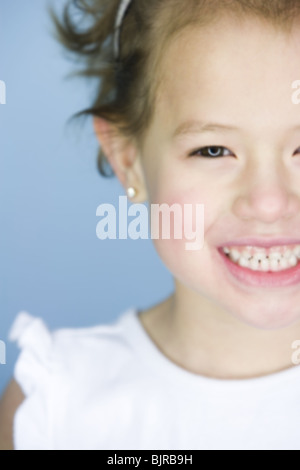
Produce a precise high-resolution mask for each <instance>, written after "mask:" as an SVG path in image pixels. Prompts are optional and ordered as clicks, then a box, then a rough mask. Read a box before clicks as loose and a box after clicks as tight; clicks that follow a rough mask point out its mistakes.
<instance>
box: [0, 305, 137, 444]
mask: <svg viewBox="0 0 300 470" xmlns="http://www.w3.org/2000/svg"><path fill="white" fill-rule="evenodd" d="M133 312H134V310H133V309H130V310H128V311H126V312H124V313H123V314H121V315H120V316H119V317H118V318H116V319H115V320H112V321H111V322H110V323H108V324H101V325H98V326H95V327H89V328H81V329H60V330H56V331H53V332H52V331H50V330H49V329H48V328H47V326H46V325H45V323H44V322H43V320H41V319H40V318H34V317H32V316H31V315H29V314H28V313H27V312H21V313H20V314H19V315H18V317H17V319H16V321H15V323H14V324H13V327H12V329H11V332H10V340H12V341H14V342H16V343H17V344H18V346H19V348H20V350H21V352H20V355H19V358H18V360H17V363H16V366H15V372H14V381H13V382H12V384H11V385H10V387H9V389H8V391H7V392H6V394H5V396H4V398H3V400H2V402H3V404H2V407H1V408H2V414H3V416H4V413H5V419H4V418H2V417H1V416H0V422H1V421H2V419H3V422H4V421H5V423H7V424H5V425H3V426H2V425H1V427H2V428H3V430H1V432H2V433H3V436H4V437H3V436H2V435H1V434H0V439H1V440H2V441H3V442H9V443H10V445H11V442H12V441H11V434H12V433H11V429H12V422H13V423H14V444H15V447H16V449H17V450H19V449H34V450H47V449H49V448H51V447H52V439H53V433H52V432H51V426H52V425H53V416H56V415H57V416H60V417H59V419H60V420H62V419H65V420H66V422H67V421H68V420H67V417H66V418H64V414H65V415H66V416H67V415H68V413H72V410H73V411H74V409H77V410H78V409H83V407H84V406H86V403H87V401H88V399H89V397H90V396H91V393H93V391H94V390H98V391H99V390H103V389H104V388H105V384H106V382H107V380H110V379H111V374H112V373H113V375H117V374H118V373H119V371H120V370H122V366H123V364H124V360H126V357H127V358H128V357H130V354H131V352H130V347H129V346H128V344H127V342H126V328H127V329H128V322H127V319H128V320H129V318H132V316H133ZM129 323H130V322H129ZM126 325H127V326H126ZM108 359H109V364H108ZM95 371H97V374H95ZM20 405H21V406H20ZM55 410H63V411H62V412H60V413H59V414H58V413H57V414H56V411H55ZM50 422H51V423H52V424H51V426H50V424H49V423H50ZM7 433H8V438H7ZM5 436H6V437H5ZM4 438H5V439H6V441H4ZM7 439H8V441H7ZM1 445H4V444H2V443H1ZM6 445H7V444H6Z"/></svg>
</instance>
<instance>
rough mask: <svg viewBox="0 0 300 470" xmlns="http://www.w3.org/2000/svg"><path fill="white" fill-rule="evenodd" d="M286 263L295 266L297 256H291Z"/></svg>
mask: <svg viewBox="0 0 300 470" xmlns="http://www.w3.org/2000/svg"><path fill="white" fill-rule="evenodd" d="M288 263H289V265H290V266H296V265H297V263H298V259H297V256H295V255H292V256H291V257H290V259H289V260H288Z"/></svg>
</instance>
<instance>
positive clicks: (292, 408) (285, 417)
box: [11, 309, 300, 450]
mask: <svg viewBox="0 0 300 470" xmlns="http://www.w3.org/2000/svg"><path fill="white" fill-rule="evenodd" d="M11 339H12V340H15V341H18V343H19V346H20V348H21V349H22V351H21V354H20V357H19V359H18V362H17V364H16V368H15V379H16V380H17V382H18V383H19V384H20V386H21V388H22V389H23V392H24V394H25V396H26V399H25V401H24V403H23V404H22V405H21V407H20V408H19V409H18V411H17V413H16V416H15V423H14V440H15V448H16V450H21V449H22V450H26V449H33V450H45V449H52V450H54V449H55V450H73V449H75V450H84V449H99V450H101V449H102V450H195V449H200V450H203V449H205V450H248V449H249V450H300V431H299V423H300V400H299V397H300V368H299V367H293V368H291V369H289V370H287V371H284V372H281V373H278V374H274V375H269V376H266V377H263V378H258V379H250V380H241V381H238V380H234V381H230V380H228V381H227V380H216V379H209V378H205V377H202V376H199V375H196V374H193V373H191V372H188V371H186V370H185V369H183V368H181V367H179V366H177V365H176V364H175V363H173V362H171V361H170V360H169V359H168V358H167V357H165V356H164V355H163V353H162V352H161V351H160V350H159V349H158V347H157V346H156V345H155V344H154V342H153V341H152V340H151V338H150V336H149V335H148V334H147V332H146V330H145V329H144V327H143V325H142V323H141V322H140V319H139V316H138V311H137V310H135V309H130V310H128V311H126V312H124V313H123V314H122V315H121V316H120V317H119V318H118V320H116V321H115V322H113V323H111V324H110V325H101V326H97V327H93V328H86V329H78V330H75V329H73V330H72V329H71V330H59V331H56V332H54V333H50V332H49V331H48V330H47V328H46V326H45V325H44V323H43V322H42V321H41V320H40V319H35V318H33V317H31V316H30V315H28V314H27V313H24V312H21V313H20V314H19V316H18V318H17V320H16V322H15V324H14V326H13V328H12V331H11Z"/></svg>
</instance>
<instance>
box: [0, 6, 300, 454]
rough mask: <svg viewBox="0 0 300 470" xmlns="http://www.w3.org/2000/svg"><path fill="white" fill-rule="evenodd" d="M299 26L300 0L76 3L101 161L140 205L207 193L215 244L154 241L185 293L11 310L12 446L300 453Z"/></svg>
mask: <svg viewBox="0 0 300 470" xmlns="http://www.w3.org/2000/svg"><path fill="white" fill-rule="evenodd" d="M69 7H70V9H69ZM73 8H74V9H75V10H73ZM76 9H78V11H77V10H76ZM73 12H74V13H78V12H81V13H83V14H84V17H83V19H82V21H78V22H76V21H75V20H74V19H73V18H74V17H76V18H78V15H77V16H74V17H73ZM299 22H300V1H299V0H269V1H268V0H251V1H250V0H230V1H227V0H185V1H184V2H183V1H182V0H151V1H149V0H131V1H130V0H127V1H126V0H123V1H120V0H90V1H89V2H88V1H87V0H77V1H75V0H73V1H71V0H70V1H69V4H68V8H67V9H66V10H65V15H64V21H63V23H62V24H59V25H58V30H59V32H60V38H61V40H62V41H63V42H64V44H65V45H66V46H67V47H68V48H69V49H70V50H72V51H74V52H75V53H77V54H79V55H81V56H82V57H83V58H84V60H85V64H86V73H87V75H93V76H95V75H96V76H97V77H98V79H99V93H98V95H97V99H96V100H95V103H94V104H93V106H92V108H91V109H89V110H88V111H87V112H88V113H89V114H91V115H93V119H94V127H95V132H96V134H97V136H98V138H99V142H100V144H101V149H102V150H101V154H100V159H99V163H100V169H101V172H102V173H104V167H105V161H106V160H105V159H107V161H108V162H109V163H110V165H111V167H112V168H113V170H114V173H115V174H116V175H117V177H118V178H119V180H120V181H121V183H122V184H123V186H124V188H125V189H126V190H127V194H128V196H129V197H130V199H131V201H132V202H138V203H143V202H147V201H148V202H149V203H150V204H167V205H168V206H170V207H171V206H172V205H173V204H174V203H176V204H179V205H180V206H181V207H184V204H192V205H195V204H198V203H199V204H203V205H204V207H205V221H204V232H205V233H204V235H205V240H204V246H203V248H202V249H199V250H197V251H188V250H186V249H185V242H186V240H184V239H175V237H173V238H172V237H170V238H171V239H169V240H168V239H163V238H162V237H161V238H160V239H157V240H153V243H154V244H155V247H156V249H157V251H158V253H159V255H160V256H161V258H162V260H163V262H164V263H165V265H166V266H167V267H168V269H169V270H170V271H171V273H172V274H173V276H174V282H175V290H174V293H173V295H172V296H171V297H170V298H168V299H167V300H165V301H164V302H163V303H162V304H159V305H156V306H154V307H153V308H151V309H150V310H148V311H143V312H141V311H138V309H134V310H128V311H126V312H123V313H122V314H121V315H120V317H119V319H118V320H117V321H116V322H115V323H113V324H111V325H109V326H103V325H102V326H98V327H95V328H89V329H84V330H73V331H70V330H68V331H66V330H62V331H57V332H55V333H50V332H49V331H48V330H47V328H46V327H45V326H44V324H43V322H42V321H41V320H39V319H34V318H32V317H31V316H30V315H26V314H21V315H20V316H19V317H18V318H17V320H16V322H15V324H14V326H13V329H12V332H11V337H12V339H14V340H17V341H18V343H19V345H20V347H21V349H22V352H21V355H20V358H19V360H18V362H17V365H16V369H15V377H14V380H13V381H12V383H11V385H10V386H9V388H8V390H7V392H6V393H5V396H4V397H3V399H2V404H1V411H0V436H1V437H0V443H1V447H2V448H13V447H14V448H15V449H106V450H109V449H119V450H120V449H122V450H125V449H165V450H176V449H178V450H182V449H205V450H211V449H216V450H247V449H250V450H276V449H281V450H299V449H300V441H299V435H298V423H299V420H300V405H299V394H300V369H299V368H298V367H295V366H294V363H295V361H294V360H293V357H295V353H297V351H295V350H294V349H293V346H294V345H295V344H297V343H295V341H297V340H299V339H300V288H299V287H300V264H299V259H300V184H299V183H300V108H299V107H298V106H297V104H295V103H294V100H293V99H292V95H293V92H295V90H293V84H294V82H295V81H296V80H298V79H299V78H300V61H299V57H300V29H299ZM293 354H294V356H293Z"/></svg>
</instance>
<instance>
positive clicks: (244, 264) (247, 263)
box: [239, 256, 250, 268]
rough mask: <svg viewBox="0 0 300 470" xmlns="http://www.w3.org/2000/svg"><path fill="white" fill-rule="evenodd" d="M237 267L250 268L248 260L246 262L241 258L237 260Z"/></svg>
mask: <svg viewBox="0 0 300 470" xmlns="http://www.w3.org/2000/svg"><path fill="white" fill-rule="evenodd" d="M239 265H240V266H241V267H242V268H249V267H250V262H249V260H247V259H246V258H244V257H243V256H242V257H241V258H240V259H239Z"/></svg>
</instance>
